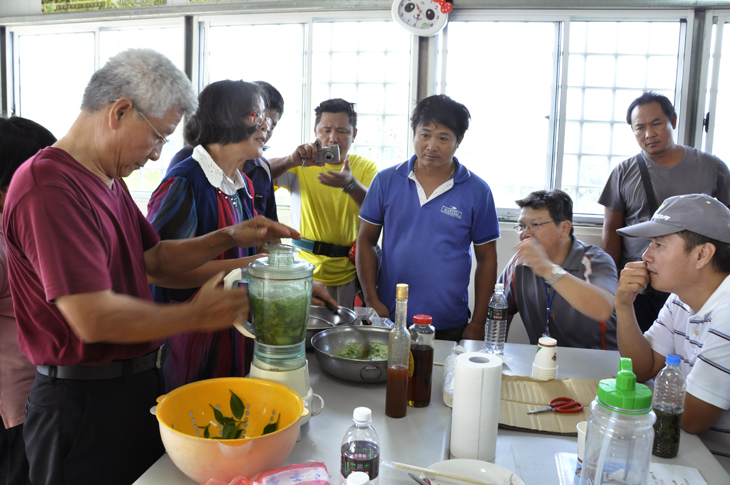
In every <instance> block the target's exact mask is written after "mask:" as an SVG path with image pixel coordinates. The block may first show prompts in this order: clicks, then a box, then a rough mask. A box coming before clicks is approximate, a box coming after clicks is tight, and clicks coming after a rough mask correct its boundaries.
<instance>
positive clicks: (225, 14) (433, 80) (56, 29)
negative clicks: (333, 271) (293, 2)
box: [2, 7, 730, 224]
mask: <svg viewBox="0 0 730 485" xmlns="http://www.w3.org/2000/svg"><path fill="white" fill-rule="evenodd" d="M694 8H696V7H693V8H684V9H683V8H676V9H649V8H644V9H637V10H617V9H601V10H581V9H565V10H561V9H553V10H529V9H501V10H500V9H489V8H468V9H457V10H455V11H454V12H452V13H451V15H450V20H452V21H517V22H529V21H540V22H557V23H559V25H560V26H561V28H559V29H556V30H557V32H558V33H557V34H556V35H557V36H558V39H557V40H556V57H557V56H558V55H559V60H558V61H557V71H558V72H559V73H560V79H558V77H557V75H556V77H555V89H554V90H553V92H552V93H553V94H552V96H553V102H552V103H551V106H552V107H553V112H552V116H553V117H554V118H553V119H554V122H553V123H551V131H552V133H551V135H550V136H551V139H552V140H554V144H553V145H552V146H550V147H547V148H548V153H549V154H550V157H546V158H552V160H551V161H550V162H546V176H545V180H546V184H545V185H546V187H551V188H559V187H560V186H561V182H562V168H563V153H564V142H565V117H566V93H567V73H568V58H569V56H568V51H569V40H570V24H571V22H584V21H613V22H620V21H636V22H642V21H662V20H664V21H667V20H673V21H684V25H685V28H684V31H683V32H682V33H681V35H680V46H679V47H678V52H679V55H678V59H677V62H678V69H677V71H678V72H677V82H676V87H675V99H674V102H675V106H677V107H678V112H679V113H680V117H679V121H678V126H677V131H676V138H677V142H678V143H683V144H686V145H691V146H695V147H701V146H702V119H703V118H704V108H700V109H698V110H697V113H696V116H694V119H692V120H691V121H690V120H689V119H688V117H687V116H684V113H686V111H687V109H688V104H689V103H690V101H691V100H690V99H689V96H687V95H684V96H682V93H692V91H690V90H689V89H688V88H689V84H690V82H691V81H696V80H697V79H700V82H701V86H702V88H700V89H699V92H698V93H697V94H696V95H695V96H694V97H696V100H697V104H698V106H699V107H704V105H705V96H706V91H707V82H706V80H707V79H708V76H709V75H710V73H708V72H707V70H708V63H707V60H708V59H709V56H710V55H711V54H712V53H710V51H709V49H710V44H709V42H710V41H711V37H712V27H711V26H712V24H713V23H717V25H718V27H723V26H724V23H725V22H728V21H730V10H727V9H717V10H707V12H706V15H707V16H706V18H707V19H708V20H707V21H706V25H705V26H704V32H703V33H704V36H703V39H704V40H703V45H702V48H701V53H702V55H701V59H700V66H701V67H700V69H699V71H700V73H699V75H698V76H695V77H694V78H692V76H690V72H689V71H690V61H691V60H692V59H693V58H692V52H693V50H697V51H700V50H699V49H695V48H694V45H693V40H694V35H693V34H694V28H695V9H694ZM191 14H192V15H188V16H185V10H182V9H181V10H180V11H179V12H176V13H175V14H172V13H170V12H166V13H164V14H160V15H151V16H146V17H145V18H141V19H133V20H131V19H129V18H124V19H122V18H112V19H109V18H108V17H95V16H91V15H89V16H88V17H87V18H77V19H74V20H73V21H72V22H70V23H68V24H58V23H50V20H51V19H50V18H48V19H46V18H43V20H48V21H49V22H43V23H41V24H40V25H39V24H34V25H31V24H29V23H25V22H18V23H15V24H9V25H8V26H6V32H5V35H6V46H7V51H8V54H9V56H8V61H7V66H8V76H7V83H6V85H5V86H3V87H2V89H4V90H5V93H6V98H7V106H8V111H9V113H15V112H17V111H18V108H19V105H18V103H19V89H20V86H19V85H18V67H19V64H18V63H19V58H18V55H17V41H18V38H19V36H22V35H37V34H50V33H76V32H79V33H80V32H93V33H94V39H95V41H94V42H95V46H94V52H95V56H94V57H95V58H94V69H95V70H97V69H98V68H99V67H100V66H99V35H98V34H99V32H101V31H102V30H118V29H138V28H144V27H146V26H148V27H152V26H154V27H169V26H179V27H180V28H181V32H182V36H181V38H180V39H179V42H181V44H182V45H185V40H186V36H187V35H192V37H193V39H192V40H193V42H192V53H189V52H188V53H186V54H188V55H189V54H192V61H193V62H192V66H191V68H192V76H193V83H194V85H196V88H197V89H198V92H199V91H200V89H202V87H204V85H205V84H204V81H205V79H206V69H207V58H206V54H205V47H204V43H205V40H206V35H207V28H209V26H211V25H213V26H218V25H237V24H247V25H256V24H285V23H306V27H305V35H306V39H305V49H306V53H305V54H304V55H305V56H306V57H305V66H306V68H305V69H306V71H305V73H306V79H305V82H304V89H305V95H304V97H303V99H304V104H305V105H304V106H303V107H302V113H305V116H304V119H303V120H302V140H306V139H307V134H308V133H310V132H311V131H312V126H311V123H312V116H311V114H309V113H311V110H312V100H311V86H312V80H311V68H312V56H311V52H312V49H311V45H312V44H311V41H312V34H313V32H312V30H313V29H312V25H313V23H314V22H317V21H325V22H332V21H351V22H352V21H368V20H391V16H390V12H389V11H387V10H371V11H358V12H356V13H355V14H353V12H352V11H351V10H349V11H348V10H333V11H326V12H314V11H310V12H306V11H284V12H281V11H279V12H276V11H270V12H267V13H250V11H245V10H241V11H235V12H233V11H230V10H226V9H220V10H212V9H211V11H205V12H201V11H197V12H195V11H193V12H191ZM353 17H354V18H353ZM186 18H192V19H193V22H192V25H193V26H194V27H193V29H192V32H189V31H188V32H186V29H185V19H186ZM720 18H722V19H727V20H725V22H722V23H721V24H720V23H719V22H718V19H720ZM442 36H443V37H444V39H446V40H448V26H447V28H446V29H445V30H444V31H443V32H442V33H441V34H439V35H438V36H437V37H431V38H428V39H427V43H426V45H427V46H428V47H427V48H428V52H426V54H427V55H425V56H424V55H423V54H424V52H422V51H423V45H424V42H422V41H423V40H424V39H423V38H419V37H416V36H412V37H411V42H412V44H411V65H410V81H409V83H410V99H409V111H410V110H412V109H413V107H414V106H415V103H416V99H417V93H418V92H419V80H422V79H423V75H424V74H425V75H427V76H426V78H427V79H428V81H427V83H426V85H425V86H423V82H422V81H421V82H420V84H421V86H420V88H421V89H423V90H424V92H425V95H431V94H434V93H436V92H437V85H438V79H439V78H440V72H437V69H440V70H441V71H442V72H445V70H446V69H447V65H448V59H447V58H446V62H444V63H443V65H439V60H438V53H437V48H436V44H437V42H439V41H440V38H441V37H442ZM695 62H697V60H696V59H695ZM715 69H717V67H716V66H715V67H714V68H713V71H714V70H715ZM444 89H445V85H442V86H441V87H440V91H443V90H444ZM558 93H560V94H559V95H558ZM712 108H714V106H713V107H712ZM711 112H712V111H711ZM712 118H713V117H711V119H710V127H709V129H710V130H712V129H713V128H714V125H713V121H714V120H713V119H712ZM690 122H691V123H692V125H689V123H690ZM688 126H696V127H697V129H696V130H694V135H695V136H694V140H692V141H691V142H689V140H685V138H686V135H685V134H686V133H687V127H688ZM408 130H409V132H408V133H409V136H408V146H407V150H408V153H412V152H413V140H412V136H410V128H408ZM713 134H714V133H713ZM708 151H710V152H711V149H709V150H708ZM517 214H518V211H517V210H516V209H514V208H502V209H500V210H499V216H500V219H502V220H515V219H516V217H517ZM602 220H603V216H602V215H598V214H596V215H577V216H576V217H575V221H574V222H577V223H588V224H600V223H602Z"/></svg>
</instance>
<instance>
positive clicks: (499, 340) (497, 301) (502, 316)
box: [484, 283, 507, 354]
mask: <svg viewBox="0 0 730 485" xmlns="http://www.w3.org/2000/svg"><path fill="white" fill-rule="evenodd" d="M506 339H507V298H506V297H505V296H504V285H503V284H502V283H497V284H496V285H494V294H493V295H492V298H491V299H490V300H489V308H488V309H487V323H486V325H485V326H484V350H485V351H486V352H487V353H489V354H504V341H505V340H506Z"/></svg>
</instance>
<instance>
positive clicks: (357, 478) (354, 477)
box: [347, 472, 370, 485]
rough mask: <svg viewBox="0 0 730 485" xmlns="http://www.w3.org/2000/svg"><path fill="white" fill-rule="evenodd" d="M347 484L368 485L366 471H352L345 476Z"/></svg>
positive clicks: (368, 479) (368, 480)
mask: <svg viewBox="0 0 730 485" xmlns="http://www.w3.org/2000/svg"><path fill="white" fill-rule="evenodd" d="M347 485H370V477H369V476H368V474H367V473H363V472H352V473H350V476H349V477H347Z"/></svg>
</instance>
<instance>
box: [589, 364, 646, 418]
mask: <svg viewBox="0 0 730 485" xmlns="http://www.w3.org/2000/svg"><path fill="white" fill-rule="evenodd" d="M618 369H619V371H618V374H617V375H616V378H615V379H604V380H602V381H601V382H599V383H598V393H597V396H596V399H598V403H599V404H601V405H602V406H603V407H605V408H606V409H611V410H612V411H616V412H619V413H624V414H647V413H649V411H651V390H650V389H649V388H648V387H646V386H645V385H644V384H637V383H636V374H634V372H633V365H632V364H631V359H629V358H626V357H623V358H622V359H621V360H620V361H619V364H618Z"/></svg>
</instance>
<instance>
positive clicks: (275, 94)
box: [254, 81, 284, 116]
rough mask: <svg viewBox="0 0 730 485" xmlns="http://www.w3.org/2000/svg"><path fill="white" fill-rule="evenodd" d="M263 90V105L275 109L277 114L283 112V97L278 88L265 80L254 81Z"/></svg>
mask: <svg viewBox="0 0 730 485" xmlns="http://www.w3.org/2000/svg"><path fill="white" fill-rule="evenodd" d="M254 84H256V85H257V86H258V87H260V88H261V89H262V90H263V92H264V105H266V109H269V110H272V111H276V112H277V113H279V116H281V115H283V114H284V98H283V97H282V95H281V93H280V92H279V90H278V89H276V88H275V87H274V86H272V85H271V84H269V83H267V82H266V81H254Z"/></svg>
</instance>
